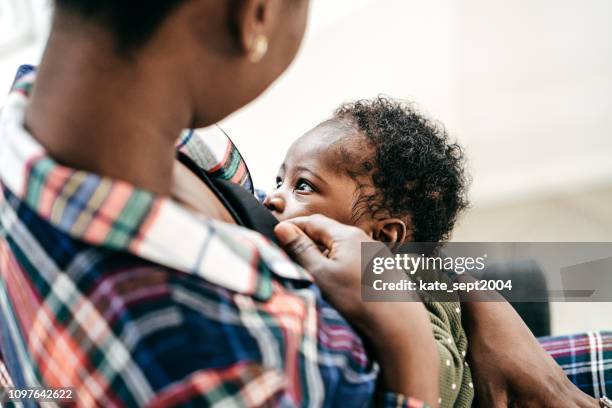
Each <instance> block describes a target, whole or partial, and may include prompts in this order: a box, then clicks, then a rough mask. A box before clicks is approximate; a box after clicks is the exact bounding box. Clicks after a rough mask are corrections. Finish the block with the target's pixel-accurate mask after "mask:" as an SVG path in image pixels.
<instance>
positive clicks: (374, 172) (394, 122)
mask: <svg viewBox="0 0 612 408" xmlns="http://www.w3.org/2000/svg"><path fill="white" fill-rule="evenodd" d="M334 119H336V120H339V121H341V122H344V123H346V124H347V125H349V126H352V127H353V128H355V129H356V130H358V131H359V134H360V135H362V136H363V137H365V139H366V141H367V145H368V146H369V148H370V149H367V150H373V151H374V152H375V155H374V156H375V159H374V162H372V159H371V158H366V157H361V160H358V162H359V163H358V165H357V166H354V165H352V166H350V167H349V168H352V169H353V171H349V174H350V175H351V176H352V177H353V178H354V179H356V180H357V181H358V184H359V186H360V195H359V198H358V199H357V202H356V204H355V207H354V213H355V214H356V217H359V216H361V214H363V212H364V211H367V212H369V213H371V214H372V216H373V217H377V216H379V215H380V214H385V215H386V216H390V217H398V218H402V219H404V220H405V221H407V222H408V227H409V229H410V230H411V231H412V241H414V242H440V241H445V240H447V239H448V238H449V236H450V233H451V231H452V230H453V227H454V225H455V222H456V220H457V218H458V216H459V214H460V213H461V212H462V211H463V210H464V209H465V208H466V207H467V206H468V201H467V194H466V187H467V184H468V178H467V176H466V174H465V169H464V167H465V159H464V154H463V149H462V148H461V146H460V145H458V144H457V143H454V142H451V141H450V140H449V137H448V134H447V132H446V130H445V128H444V126H443V125H442V124H440V123H437V122H434V121H432V120H431V119H428V118H426V117H424V116H423V115H421V114H419V113H418V112H417V111H416V110H415V109H414V107H413V106H412V105H409V104H405V103H402V102H399V101H396V100H393V99H390V98H387V97H378V98H376V99H373V100H360V101H357V102H352V103H346V104H343V105H342V106H340V107H339V108H338V110H337V111H336V112H335V114H334ZM363 150H366V149H361V151H363ZM362 156H363V155H362ZM355 169H357V170H355ZM364 175H367V176H369V177H368V178H370V179H371V182H372V184H373V187H374V189H371V188H370V189H367V187H366V186H367V183H363V182H362V181H359V180H363V177H362V176H364Z"/></svg>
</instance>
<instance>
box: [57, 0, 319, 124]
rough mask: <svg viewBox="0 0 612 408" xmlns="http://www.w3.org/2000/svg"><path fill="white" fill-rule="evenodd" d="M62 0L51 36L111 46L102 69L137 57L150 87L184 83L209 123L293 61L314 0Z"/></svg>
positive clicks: (199, 120) (199, 116) (197, 120)
mask: <svg viewBox="0 0 612 408" xmlns="http://www.w3.org/2000/svg"><path fill="white" fill-rule="evenodd" d="M55 3H56V18H55V22H54V25H53V30H52V35H51V38H52V39H55V38H60V37H61V38H62V39H63V44H64V45H68V44H69V43H72V44H74V43H77V42H79V44H81V43H82V44H83V45H84V46H85V47H86V46H87V44H91V45H94V48H95V49H96V51H97V52H98V53H99V54H101V55H104V53H105V52H106V53H108V55H105V56H104V57H101V59H104V58H106V61H107V64H108V67H106V68H103V69H117V68H118V67H120V66H121V65H122V64H121V63H124V64H131V65H133V66H134V67H136V68H137V70H135V72H142V74H143V75H146V76H151V77H152V78H151V79H150V86H151V87H155V86H164V85H165V86H174V87H180V88H181V91H182V92H183V94H184V98H185V101H188V102H189V103H191V104H192V106H193V111H194V112H193V117H192V118H191V120H192V122H193V123H192V126H194V127H202V126H206V125H209V124H211V123H214V122H216V121H218V120H220V119H222V118H223V117H225V116H227V115H228V114H230V113H232V112H233V111H235V110H236V109H238V108H240V107H242V106H244V105H245V104H246V103H248V102H250V101H251V100H253V99H254V98H255V97H257V96H258V95H259V94H260V93H261V92H263V91H264V90H265V89H266V88H267V87H268V86H269V85H270V84H271V83H272V82H273V81H274V80H275V79H276V78H277V77H278V76H279V75H280V74H281V73H282V72H283V71H284V70H285V69H286V68H287V66H288V65H289V64H290V62H291V61H292V60H293V58H294V57H295V54H296V52H297V49H298V47H299V44H300V42H301V39H302V36H303V33H304V28H305V23H306V16H307V11H308V3H309V1H308V0H151V1H148V2H146V5H145V6H143V4H142V3H141V2H139V1H136V0H55ZM58 32H60V33H61V34H60V35H57V33H58ZM70 38H72V40H71V41H68V39H70ZM81 40H85V41H81ZM105 43H107V44H108V45H109V46H108V47H107V48H108V49H107V48H105V47H104V44H105ZM109 50H110V51H109ZM77 52H78V50H77ZM118 61H120V62H121V63H118ZM176 77H178V79H179V80H180V81H173V79H174V78H176ZM175 102H176V101H175ZM181 102H184V101H181ZM169 103H173V101H169Z"/></svg>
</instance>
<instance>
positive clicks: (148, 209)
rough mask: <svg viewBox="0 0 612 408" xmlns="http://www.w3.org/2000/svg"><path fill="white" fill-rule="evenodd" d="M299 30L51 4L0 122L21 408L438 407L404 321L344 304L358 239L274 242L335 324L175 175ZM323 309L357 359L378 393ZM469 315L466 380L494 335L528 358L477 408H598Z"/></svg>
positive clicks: (293, 7)
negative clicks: (45, 395)
mask: <svg viewBox="0 0 612 408" xmlns="http://www.w3.org/2000/svg"><path fill="white" fill-rule="evenodd" d="M306 9H307V1H305V0H286V1H280V0H242V1H231V2H218V1H216V0H215V1H213V0H208V1H205V0H201V1H181V0H175V1H166V0H164V1H161V0H158V1H152V2H149V4H148V6H147V8H146V9H143V8H141V7H137V5H136V3H135V2H133V1H132V2H126V1H125V0H122V1H119V0H107V1H98V2H90V1H86V0H57V1H56V14H55V17H54V22H53V26H52V30H51V36H50V39H49V43H48V45H47V48H46V51H45V55H44V58H43V61H42V63H41V66H40V70H39V72H38V74H37V75H36V78H34V77H33V76H29V77H25V78H23V80H22V81H20V82H18V83H17V84H16V86H15V88H14V90H13V93H12V94H11V96H10V98H9V100H8V102H7V104H6V105H5V108H4V111H3V115H2V127H1V135H0V143H1V147H0V155H1V159H0V163H2V165H1V167H0V179H1V181H2V187H3V199H2V202H1V206H2V207H1V209H2V211H0V216H1V217H0V220H1V224H2V229H3V232H4V234H3V236H2V240H1V241H0V251H1V253H2V257H1V258H0V259H2V263H1V264H0V273H1V274H2V275H1V276H2V281H1V282H2V285H0V299H2V302H0V305H1V306H0V311H1V312H2V323H3V324H2V325H1V326H0V330H1V331H2V336H0V339H1V340H0V347H1V349H2V354H3V357H4V359H5V361H6V362H7V366H8V371H9V374H10V375H11V377H12V381H13V383H14V384H15V385H16V386H17V387H21V388H23V387H26V386H43V387H68V386H70V387H73V388H74V390H75V394H76V398H77V402H78V403H80V404H81V405H87V406H89V405H119V406H121V405H145V404H148V405H156V406H168V405H181V404H189V403H193V404H205V405H212V404H216V403H220V404H226V405H232V404H243V405H247V406H258V405H264V404H284V405H305V404H312V405H322V404H328V405H339V404H345V405H346V404H360V405H363V404H365V403H368V402H369V401H373V400H375V399H376V398H378V401H380V402H381V403H388V404H390V405H392V406H397V405H404V406H421V405H422V404H421V402H420V401H419V400H425V401H426V402H429V403H431V404H432V405H435V404H436V401H433V399H434V398H435V397H434V396H435V390H436V388H437V384H436V381H435V377H436V376H435V371H436V369H435V360H436V359H435V356H434V355H433V352H432V350H433V349H432V348H431V347H432V345H431V343H430V340H431V339H430V338H429V337H428V335H427V334H428V333H430V330H429V329H428V327H427V324H428V322H427V318H426V315H425V314H424V313H425V312H424V310H423V308H422V305H420V304H419V303H409V304H408V303H407V304H405V305H403V306H402V307H405V308H406V313H411V314H412V315H413V316H415V319H414V322H413V324H412V326H410V327H406V325H405V324H402V325H401V327H398V326H397V325H395V324H394V322H393V321H389V317H393V316H394V315H395V313H397V311H394V313H389V310H388V307H389V306H388V305H385V304H383V303H379V304H373V305H372V304H362V303H360V302H357V303H355V302H350V303H349V302H346V300H347V299H358V294H356V293H355V281H354V279H353V278H354V276H355V272H356V271H357V268H358V265H355V264H354V260H355V259H357V258H356V257H355V256H354V254H355V253H356V252H355V251H357V250H358V247H359V242H360V241H361V240H363V239H365V238H364V236H363V235H360V234H359V233H358V232H357V231H355V230H354V229H351V228H347V227H345V226H343V225H340V224H335V223H331V222H329V220H325V219H322V218H314V219H302V220H297V221H295V222H294V224H283V225H282V226H280V227H278V228H277V233H278V237H279V241H280V242H281V243H283V244H285V245H286V246H287V249H288V251H289V252H290V253H292V254H293V255H294V256H295V257H296V258H297V259H298V260H299V261H300V262H301V263H302V264H303V265H304V266H306V267H307V269H309V270H310V271H311V272H312V273H313V275H314V276H315V279H316V278H317V276H320V275H321V274H326V275H331V277H332V278H336V279H339V281H337V282H338V286H334V287H332V289H333V290H327V289H329V288H327V289H326V295H327V297H328V299H329V301H330V302H331V303H332V304H334V306H335V309H334V308H332V307H330V306H329V305H328V304H327V303H326V302H325V301H324V300H323V299H322V298H321V296H320V295H319V294H318V289H317V288H316V287H315V286H313V285H312V284H311V283H309V279H310V276H309V275H307V274H304V273H303V271H302V270H300V269H299V268H296V267H295V266H294V265H292V264H290V263H289V262H287V261H286V259H285V258H284V257H283V256H282V255H279V254H278V252H277V250H276V249H275V248H274V247H273V246H271V245H270V244H269V243H268V242H267V241H265V240H262V239H261V238H260V237H259V236H258V235H256V234H253V233H248V232H247V231H245V230H244V229H242V228H239V227H235V226H232V225H231V224H233V223H235V221H236V219H235V218H234V215H233V211H232V210H231V209H230V208H228V207H227V206H225V205H223V203H222V202H221V201H220V198H219V196H218V195H216V194H215V193H214V190H213V188H212V187H211V186H210V185H205V184H203V183H201V180H200V179H199V178H198V177H196V176H195V175H194V173H193V172H192V171H190V170H189V167H188V165H187V164H185V163H183V164H181V165H178V166H176V167H175V164H174V155H175V153H174V141H175V138H176V135H177V134H178V133H179V132H180V131H181V129H183V128H186V127H203V126H207V125H210V124H212V123H214V122H216V121H218V120H220V119H222V118H223V117H225V116H227V115H228V114H230V113H232V112H233V111H235V110H237V109H239V108H240V107H242V106H244V105H245V104H247V103H248V102H249V101H251V100H252V99H254V98H255V97H256V96H257V95H259V94H260V93H261V92H262V91H263V90H264V89H265V88H266V87H267V86H269V84H270V83H271V82H272V81H273V80H274V79H275V78H277V77H278V76H279V75H280V74H281V73H282V71H283V70H284V69H285V68H286V66H287V65H288V64H289V62H290V61H291V60H292V59H293V57H294V55H295V52H296V50H297V47H298V45H299V42H300V40H301V37H302V34H303V29H304V24H305V17H306ZM169 101H171V103H169ZM143 147H144V148H143ZM214 151H215V148H214V147H211V146H208V150H207V152H208V153H211V154H212V153H214ZM213 157H214V155H213ZM208 170H210V171H211V172H213V173H214V171H216V170H217V169H216V168H215V167H214V166H213V167H211V168H209V169H208ZM187 192H189V193H187ZM219 221H222V222H219ZM297 227H300V228H301V229H298V228H297ZM303 231H305V232H306V233H308V234H309V235H310V236H315V237H319V238H321V237H325V238H327V242H329V243H331V244H333V245H334V248H335V252H334V253H335V254H336V256H334V257H333V258H332V259H330V258H325V257H322V256H321V254H320V253H318V252H316V251H315V248H314V247H313V246H312V243H311V242H310V241H309V238H308V237H307V236H306V235H305V234H304V232H303ZM327 281H328V282H334V280H329V279H327ZM344 283H349V284H348V285H345V284H344ZM324 289H325V288H324ZM336 289H337V290H336ZM354 305H358V309H357V310H356V309H354ZM396 308H397V305H394V310H395V309H396ZM336 309H337V310H339V311H341V312H343V313H344V316H345V318H347V319H348V320H349V321H351V323H352V324H353V325H354V326H356V327H358V328H361V329H362V332H363V335H364V336H365V338H366V339H367V340H369V341H370V342H371V343H372V346H373V348H374V353H375V354H376V355H377V356H378V360H379V362H380V365H381V369H382V370H381V373H380V375H379V376H380V379H381V382H382V384H383V386H384V388H382V392H381V393H379V394H377V395H375V393H374V391H375V390H374V388H375V387H374V385H375V380H376V375H377V374H376V370H375V369H374V368H373V365H372V364H371V361H370V360H369V359H368V358H367V356H366V355H365V354H364V353H363V344H362V342H361V340H360V339H359V337H357V336H356V335H355V333H354V332H353V331H352V329H351V327H350V326H349V325H348V324H347V323H346V321H345V320H344V319H342V318H341V317H340V316H339V315H338V314H337V313H336V311H335V310H336ZM468 309H469V310H468V314H469V316H470V317H469V319H470V320H469V321H471V322H472V323H473V325H472V327H471V333H470V332H468V335H469V336H470V337H474V341H473V343H472V344H475V346H474V347H473V348H472V349H473V355H472V359H473V360H474V365H478V364H479V362H483V363H484V362H486V361H488V360H489V359H491V358H496V357H499V355H500V353H499V351H498V350H496V349H494V348H492V347H490V345H491V344H492V343H491V342H492V341H495V340H496V338H497V340H501V342H498V344H501V345H502V346H503V345H504V344H509V343H508V340H507V338H510V337H511V336H505V334H506V333H507V332H508V330H511V332H512V335H513V336H515V337H514V338H515V339H516V338H519V339H520V338H521V337H522V338H524V339H525V342H524V344H523V345H520V346H518V347H517V346H516V345H514V348H513V349H512V350H511V351H509V352H505V353H504V354H505V355H506V356H508V355H509V356H510V357H512V356H524V358H526V359H527V360H526V361H529V363H530V366H529V369H526V368H525V367H524V366H522V365H520V364H515V363H514V362H513V361H508V359H505V360H502V361H501V362H500V364H498V365H497V366H496V367H495V370H492V369H491V367H489V366H487V365H486V364H481V366H482V367H483V368H482V370H480V372H479V373H477V376H478V375H480V377H479V378H480V379H481V380H482V381H480V382H479V381H478V378H477V385H478V384H479V383H480V384H483V386H484V385H485V384H487V385H488V388H483V389H486V390H489V391H490V392H488V393H486V394H483V396H484V397H485V398H490V400H491V401H502V397H503V396H505V395H508V394H510V393H516V394H517V395H518V396H519V397H518V399H516V400H515V401H517V402H518V403H520V402H521V401H522V400H521V398H525V397H527V398H529V401H530V402H531V403H534V404H538V403H539V402H543V401H546V402H547V403H549V404H551V405H555V402H557V401H561V402H563V404H565V406H568V405H569V404H568V401H569V402H571V403H573V405H570V406H585V407H586V406H596V403H595V402H594V401H593V400H590V399H587V398H586V397H585V396H584V395H582V394H580V393H579V392H578V391H577V390H576V389H575V388H572V387H571V386H569V385H568V383H567V381H566V380H565V377H564V376H563V375H562V373H559V372H558V371H556V370H555V369H554V368H552V367H551V364H550V363H549V360H547V359H546V357H544V353H543V352H542V351H541V350H540V349H536V348H535V347H533V343H534V340H532V338H531V337H529V335H528V332H527V331H526V329H525V328H524V327H522V326H520V322H519V321H518V319H517V318H516V317H515V316H513V315H510V312H509V310H508V308H507V307H506V306H505V305H491V306H489V304H487V305H471V306H470V305H468ZM356 312H358V313H356ZM317 316H318V318H317ZM364 316H365V317H366V319H364ZM502 318H503V319H508V320H509V323H508V324H506V325H504V326H503V327H497V328H499V332H495V331H492V332H491V333H495V335H490V333H488V334H489V336H482V333H483V326H487V330H489V329H490V327H492V330H495V329H496V326H495V324H496V323H498V322H499V321H500V320H501V319H502ZM508 320H506V321H508ZM489 322H491V324H492V325H493V326H488V325H487V324H484V323H489ZM499 325H500V324H499V323H498V324H497V326H499ZM485 337H486V338H485ZM498 337H499V338H498ZM478 339H480V342H479V343H478ZM347 342H348V343H347ZM504 342H505V343H504ZM346 344H349V345H350V347H349V348H348V349H347V348H346ZM319 356H326V357H327V358H323V357H319ZM509 360H512V358H510V359H509ZM524 361H525V360H524ZM489 375H492V376H491V377H489V378H487V376H489ZM347 376H348V377H347ZM432 378H434V380H433V381H432V380H431V379H432ZM540 378H546V379H547V381H545V382H543V381H534V380H539V379H540ZM484 379H487V381H484ZM551 391H553V392H552V393H551ZM411 396H415V397H417V398H416V399H415V398H412V397H411ZM484 401H485V404H486V403H487V399H484ZM30 402H31V401H30ZM491 405H492V404H491ZM561 405H562V404H560V403H559V404H556V406H561Z"/></svg>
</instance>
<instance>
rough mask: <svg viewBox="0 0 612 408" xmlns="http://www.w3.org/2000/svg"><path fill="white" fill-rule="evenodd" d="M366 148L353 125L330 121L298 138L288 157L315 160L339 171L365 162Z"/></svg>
mask: <svg viewBox="0 0 612 408" xmlns="http://www.w3.org/2000/svg"><path fill="white" fill-rule="evenodd" d="M364 145H365V139H364V138H363V136H362V135H361V134H360V132H359V131H358V130H357V129H356V128H355V127H354V126H351V125H349V124H347V123H343V122H341V121H339V120H336V119H331V120H327V121H325V122H323V123H321V124H319V125H318V126H316V127H315V128H313V129H311V130H310V131H308V132H306V133H305V134H304V135H303V136H301V137H300V138H299V139H297V140H296V141H295V142H294V143H293V145H292V146H291V148H290V150H289V154H288V157H287V158H288V159H294V160H312V161H316V162H319V163H322V164H325V165H327V166H329V167H332V168H336V167H337V166H339V165H345V164H346V162H351V161H355V160H361V159H363V157H362V156H363V152H364V147H365V146H364Z"/></svg>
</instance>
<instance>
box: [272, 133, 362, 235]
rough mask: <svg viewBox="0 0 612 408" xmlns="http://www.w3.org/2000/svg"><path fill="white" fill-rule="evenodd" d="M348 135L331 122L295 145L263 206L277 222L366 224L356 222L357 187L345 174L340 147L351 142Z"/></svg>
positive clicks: (289, 152)
mask: <svg viewBox="0 0 612 408" xmlns="http://www.w3.org/2000/svg"><path fill="white" fill-rule="evenodd" d="M346 132H347V130H346V127H343V126H341V125H339V124H338V123H337V122H334V121H328V122H324V123H322V124H321V125H319V126H317V127H316V128H314V129H312V130H311V131H309V132H308V133H306V134H305V135H303V136H302V137H300V138H299V139H298V140H296V141H295V142H294V143H293V145H292V146H291V148H290V149H289V151H288V152H287V155H286V156H285V161H284V162H283V164H282V165H281V167H280V169H279V172H278V175H277V177H276V188H275V189H274V191H272V193H270V194H269V195H268V197H267V198H266V200H265V202H264V205H266V207H268V208H269V209H270V210H271V211H272V213H273V214H274V216H276V218H278V219H279V220H281V221H282V220H286V219H289V218H293V217H298V216H302V215H311V214H323V215H326V216H328V217H330V218H333V219H335V220H337V221H339V222H342V223H344V224H351V225H357V226H360V225H358V223H359V222H366V220H365V219H364V220H358V221H356V220H354V219H353V218H354V217H353V205H354V203H355V199H356V198H357V196H358V185H357V182H356V181H355V180H353V179H352V178H351V177H349V175H348V174H346V173H345V172H344V171H343V170H342V167H343V166H342V165H341V161H342V159H343V157H342V154H341V149H339V145H340V144H346V143H345V142H346V141H348V139H347V138H346V136H347V135H346ZM364 218H365V217H364ZM364 229H365V228H364Z"/></svg>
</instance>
